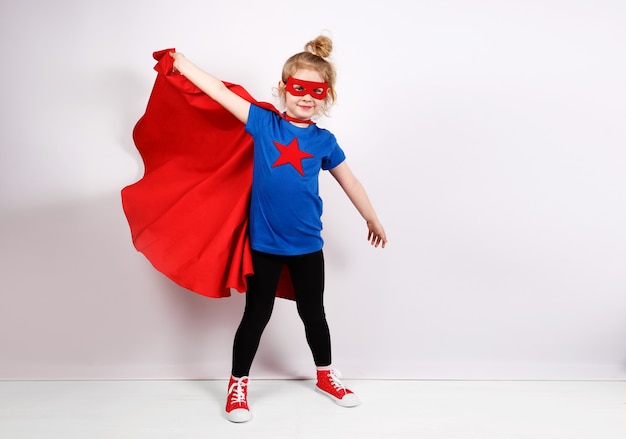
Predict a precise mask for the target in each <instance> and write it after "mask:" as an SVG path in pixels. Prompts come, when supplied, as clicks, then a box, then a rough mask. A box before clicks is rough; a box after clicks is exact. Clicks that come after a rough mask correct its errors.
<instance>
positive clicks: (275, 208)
mask: <svg viewBox="0 0 626 439" xmlns="http://www.w3.org/2000/svg"><path fill="white" fill-rule="evenodd" d="M331 51H332V41H331V40H330V39H329V38H328V37H325V36H319V37H317V38H316V39H315V40H313V41H311V42H309V43H307V44H306V46H305V51H303V52H300V53H297V54H295V55H293V56H292V57H291V58H289V59H288V60H287V61H286V63H285V65H284V67H283V72H282V78H281V80H280V81H279V82H278V92H279V96H280V98H281V101H282V103H283V104H284V107H285V111H284V113H283V114H282V115H281V116H279V115H278V114H276V113H274V112H272V111H269V110H266V109H263V108H261V107H259V106H256V105H255V104H251V103H250V102H248V101H246V100H245V99H243V98H241V97H240V96H238V95H237V94H235V93H233V92H231V91H230V90H229V89H228V88H227V87H226V86H225V85H224V83H222V81H220V80H219V79H217V78H215V77H213V76H211V75H209V74H207V73H206V72H204V71H202V70H201V69H199V68H198V67H197V66H195V65H194V64H193V63H191V62H190V61H189V60H188V59H186V58H185V57H184V56H183V55H182V54H181V53H171V56H172V57H173V58H174V70H176V71H178V72H180V73H181V74H182V75H184V76H185V77H186V78H187V79H189V80H190V81H191V82H192V83H194V84H195V85H196V86H197V87H198V88H200V89H201V90H202V91H203V92H205V93H206V94H207V95H209V96H210V97H211V98H212V99H214V100H215V101H217V102H218V103H219V104H220V105H222V106H223V107H224V108H226V109H227V110H228V111H229V112H231V113H232V114H233V115H234V116H235V117H236V118H237V119H239V120H240V121H241V122H242V123H244V124H245V129H246V131H247V132H248V133H250V134H251V135H252V138H253V139H254V167H253V177H252V193H251V200H250V243H251V244H250V245H251V250H252V262H253V269H254V274H253V275H252V276H250V277H249V278H248V288H247V291H246V305H245V311H244V315H243V318H242V320H241V323H240V325H239V328H238V329H237V332H236V335H235V340H234V344H233V364H232V375H231V378H230V381H229V384H228V397H227V401H226V416H227V418H228V420H230V421H232V422H246V421H248V420H249V419H250V418H251V413H250V410H249V408H248V402H247V393H248V392H247V389H248V383H249V379H248V374H249V371H250V367H251V365H252V361H253V359H254V356H255V354H256V351H257V348H258V346H259V341H260V338H261V335H262V333H263V330H264V329H265V326H266V325H267V323H268V321H269V319H270V316H271V313H272V309H273V306H274V299H275V293H276V289H277V286H278V282H279V278H280V275H281V271H282V269H283V266H286V267H287V268H288V269H289V274H290V277H291V279H292V282H293V286H294V290H295V299H296V305H297V309H298V314H299V315H300V317H301V319H302V321H303V323H304V327H305V334H306V338H307V342H308V344H309V346H310V348H311V352H312V354H313V359H314V362H315V365H316V366H317V385H316V389H317V390H318V391H320V392H321V393H323V394H325V395H327V396H328V397H330V398H331V399H332V400H334V401H335V402H336V403H337V404H339V405H341V406H344V407H353V406H356V405H358V404H359V400H358V398H357V397H356V395H355V394H354V393H353V392H352V391H351V390H349V389H347V388H346V387H345V386H343V385H342V384H341V382H340V381H339V377H338V373H337V371H336V370H334V369H333V368H332V366H331V347H330V334H329V330H328V324H327V322H326V316H325V313H324V304H323V292H324V259H323V254H322V246H323V241H322V238H321V229H322V223H321V215H322V202H321V199H320V197H319V194H318V176H319V172H320V170H322V169H323V170H328V171H330V173H331V175H332V176H333V177H334V178H335V179H336V180H337V182H338V183H339V185H340V186H341V187H342V188H343V190H344V191H345V192H346V194H347V196H348V198H349V199H350V200H351V201H352V203H353V204H354V206H355V207H356V208H357V210H358V211H359V213H360V214H361V216H362V217H363V218H364V219H365V221H366V224H367V228H368V237H367V239H368V241H369V242H370V243H371V244H372V245H373V246H374V247H379V246H381V247H383V248H384V247H385V245H386V243H387V237H386V235H385V231H384V229H383V226H382V224H381V223H380V221H379V220H378V217H377V216H376V212H375V211H374V208H373V207H372V204H371V203H370V201H369V199H368V196H367V194H366V192H365V190H364V188H363V186H362V185H361V183H360V182H359V181H358V180H357V179H356V177H355V176H354V174H353V173H352V171H351V170H350V168H349V167H348V165H347V164H346V161H345V155H344V153H343V151H342V150H341V148H340V147H339V145H338V144H337V141H336V139H335V137H334V135H333V134H331V133H330V132H329V131H327V130H325V129H321V128H319V127H318V126H317V125H316V124H315V123H314V122H313V121H312V118H313V117H315V116H317V115H319V114H320V113H324V114H326V113H327V112H328V110H329V108H330V106H331V105H332V104H333V102H334V101H335V99H336V94H335V69H334V66H333V65H332V64H331V63H330V62H329V61H328V60H327V59H326V58H327V57H328V56H329V55H330V53H331Z"/></svg>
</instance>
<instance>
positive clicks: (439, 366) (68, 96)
mask: <svg viewBox="0 0 626 439" xmlns="http://www.w3.org/2000/svg"><path fill="white" fill-rule="evenodd" d="M244 3H245V4H246V6H247V7H246V10H245V11H243V12H241V11H239V9H240V8H241V6H242V4H244ZM625 19H626V3H624V2H622V1H619V0H598V1H595V2H582V1H565V0H543V1H540V2H539V1H490V0H477V1H473V2H465V1H460V0H444V1H437V2H434V1H432V2H431V1H414V2H409V1H400V0H388V1H385V2H373V1H356V0H355V1H349V2H337V1H329V0H320V1H317V2H315V4H305V5H304V6H300V4H297V3H296V4H294V3H289V2H287V3H285V2H284V1H273V0H272V1H249V2H245V1H244V0H224V1H221V0H220V1H206V0H205V1H199V0H198V1H180V2H172V1H163V0H150V1H149V0H144V1H138V0H134V1H127V0H124V1H122V0H113V1H108V2H89V1H84V0H81V1H79V0H59V1H57V2H47V1H43V0H41V1H34V0H23V1H19V2H18V1H9V0H0V48H1V49H2V60H3V62H2V68H0V79H1V81H0V84H1V85H0V111H1V115H2V117H1V119H0V124H1V126H0V197H1V203H0V209H1V211H0V212H1V217H0V262H1V263H0V379H63V378H76V379H90V378H218V377H225V376H227V374H228V372H229V370H230V349H231V340H232V336H233V333H234V330H235V328H236V326H237V323H238V320H239V318H240V314H241V311H242V306H243V296H241V295H237V296H234V297H232V298H230V299H222V300H215V299H206V298H204V297H200V296H198V295H195V294H193V293H190V292H187V291H185V290H182V289H181V288H179V287H177V286H176V285H173V284H172V283H171V282H169V281H168V280H167V279H165V278H164V277H163V276H162V275H160V274H159V273H157V272H156V271H154V270H153V269H152V267H151V266H150V264H149V263H148V262H147V261H146V260H145V259H144V258H143V256H142V255H140V254H138V253H136V252H135V251H134V249H133V247H132V245H131V242H130V236H129V231H128V227H127V225H126V223H125V219H124V216H123V214H122V210H121V206H120V198H119V191H120V189H121V188H122V187H123V186H125V185H127V184H130V183H132V182H134V181H136V180H137V179H138V178H139V177H140V175H141V173H142V166H141V160H140V158H139V156H138V154H137V152H136V150H135V149H134V145H133V144H132V140H131V137H130V134H131V130H132V127H133V125H134V123H135V122H136V121H137V120H138V119H139V117H140V116H141V115H142V113H143V111H144V109H145V105H146V102H147V99H148V96H149V93H150V90H151V87H152V84H153V81H154V77H155V73H154V71H153V70H152V67H153V65H154V62H153V60H152V58H151V53H152V51H154V50H159V49H164V48H167V47H176V48H177V49H178V50H180V51H182V52H184V53H185V54H186V55H187V56H188V57H189V58H191V59H192V60H194V61H195V62H196V63H198V64H199V65H201V66H202V67H204V68H205V69H207V70H209V71H211V72H213V73H215V74H216V75H218V76H219V77H221V78H223V79H226V80H229V81H231V82H237V83H241V84H243V85H244V86H246V87H247V88H248V89H249V91H251V93H252V94H253V95H255V96H256V97H257V98H258V99H261V100H272V99H273V98H272V95H271V93H272V90H271V89H272V87H273V86H274V85H275V84H276V82H277V80H278V79H279V72H280V68H281V67H282V63H283V62H284V60H285V59H286V58H287V57H288V56H290V55H291V54H292V53H295V52H296V51H299V50H300V49H301V48H302V46H303V44H304V43H305V42H306V41H308V40H309V39H311V38H313V37H314V36H316V35H317V34H318V33H319V32H320V31H322V30H324V29H328V30H330V31H331V32H332V36H333V38H334V41H335V44H336V49H335V53H334V59H335V61H336V64H337V67H338V71H339V83H338V89H339V103H338V105H337V106H336V107H335V109H334V112H333V117H332V118H330V119H326V120H323V121H322V122H321V123H320V124H321V125H323V126H326V127H328V128H329V129H331V130H332V131H333V132H335V134H336V135H337V136H338V138H339V140H340V143H341V144H342V146H343V147H344V149H345V150H346V152H347V154H348V156H349V159H348V161H349V163H350V164H351V167H352V168H353V169H354V170H355V172H356V173H357V175H358V176H359V177H360V179H361V180H362V181H363V183H364V184H365V186H366V187H367V189H368V191H369V194H370V196H371V198H372V200H373V201H374V203H375V205H376V207H377V209H378V211H379V214H380V217H381V219H382V220H383V222H384V224H385V226H386V228H387V231H388V234H389V238H390V242H389V245H388V248H386V249H385V250H383V251H380V250H373V249H370V248H369V247H368V245H367V242H366V240H365V236H366V231H365V227H364V225H363V224H362V222H361V220H360V218H359V217H358V215H357V213H356V212H355V210H354V209H353V207H352V206H351V205H350V203H349V202H348V201H347V199H346V198H345V196H344V195H343V194H342V193H341V191H340V190H339V189H338V188H337V187H336V184H335V183H334V182H333V181H331V180H332V179H331V178H330V177H329V176H327V175H324V176H323V177H322V191H323V196H324V198H325V207H326V213H325V217H324V220H325V225H326V231H325V236H326V239H327V245H326V248H325V252H326V259H327V263H328V279H327V307H328V315H329V320H330V324H331V329H332V332H333V341H334V356H335V365H336V366H337V367H339V368H340V369H342V370H343V372H344V375H346V376H348V377H360V378H418V379H427V378H454V379H555V378H557V379H558V378H562V379H625V378H626V342H625V341H626V318H625V312H626V270H625V267H626V228H625V227H624V224H626V196H625V195H624V193H625V188H626V151H625V148H624V146H625V145H626V133H625V131H624V126H625V125H624V120H625V117H626V104H625V102H626V82H625V81H624V78H625V77H626V61H625V58H624V56H623V50H624V47H623V43H624V41H626V30H625V29H626V28H625V27H624V26H623V24H624V22H625ZM311 366H312V361H311V357H310V354H309V352H308V348H307V347H306V343H305V341H304V335H303V331H302V327H301V324H300V323H299V321H298V318H297V315H296V312H295V308H294V306H293V304H292V303H289V302H287V301H281V302H280V303H278V304H277V307H276V310H275V314H274V318H273V320H272V321H271V323H270V326H269V327H268V329H267V332H266V335H265V336H264V339H263V341H262V345H261V349H260V352H259V354H258V356H257V361H256V362H255V364H254V367H253V371H252V373H253V374H254V375H255V376H256V377H305V376H310V375H311Z"/></svg>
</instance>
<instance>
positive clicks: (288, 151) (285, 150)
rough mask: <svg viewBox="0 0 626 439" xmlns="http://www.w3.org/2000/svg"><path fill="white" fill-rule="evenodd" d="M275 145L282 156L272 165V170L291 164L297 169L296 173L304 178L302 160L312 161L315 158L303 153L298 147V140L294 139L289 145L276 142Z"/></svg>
mask: <svg viewBox="0 0 626 439" xmlns="http://www.w3.org/2000/svg"><path fill="white" fill-rule="evenodd" d="M274 145H276V148H278V151H280V156H278V158H277V159H276V161H275V162H274V164H273V165H272V168H275V167H277V166H281V165H286V164H287V163H289V164H290V165H291V166H293V167H294V168H295V169H296V171H298V172H299V173H300V175H302V176H304V169H302V159H310V158H313V157H314V156H313V155H311V154H309V153H308V152H306V151H302V150H301V149H300V148H299V147H298V138H297V137H294V138H293V140H292V141H291V142H290V143H289V145H283V144H280V143H278V142H276V141H275V142H274Z"/></svg>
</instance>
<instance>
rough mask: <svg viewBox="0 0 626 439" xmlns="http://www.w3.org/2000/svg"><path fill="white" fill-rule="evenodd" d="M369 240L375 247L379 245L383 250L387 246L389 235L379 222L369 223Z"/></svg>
mask: <svg viewBox="0 0 626 439" xmlns="http://www.w3.org/2000/svg"><path fill="white" fill-rule="evenodd" d="M367 229H368V232H367V240H368V241H369V242H370V243H371V244H372V245H373V246H374V247H378V246H379V245H380V246H381V247H382V248H385V245H386V244H387V235H386V234H385V229H384V228H383V225H382V224H381V223H380V222H379V221H376V222H369V221H368V222H367Z"/></svg>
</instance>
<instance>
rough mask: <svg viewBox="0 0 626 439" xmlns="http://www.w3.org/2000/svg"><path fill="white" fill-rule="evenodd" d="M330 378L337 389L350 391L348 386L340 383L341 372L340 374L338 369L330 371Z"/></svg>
mask: <svg viewBox="0 0 626 439" xmlns="http://www.w3.org/2000/svg"><path fill="white" fill-rule="evenodd" d="M328 377H329V378H330V383H331V384H332V385H333V387H334V388H335V389H337V390H348V389H346V386H344V385H343V384H342V383H341V381H339V378H341V372H339V371H338V370H337V369H330V370H329V371H328Z"/></svg>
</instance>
